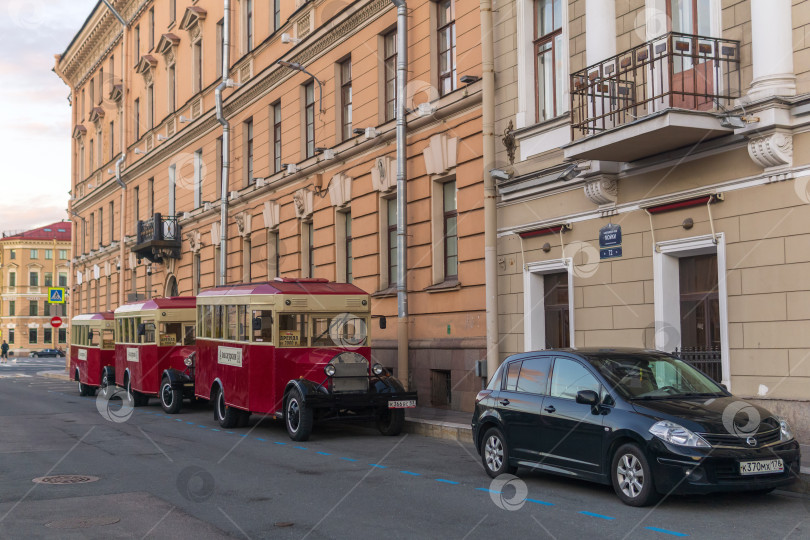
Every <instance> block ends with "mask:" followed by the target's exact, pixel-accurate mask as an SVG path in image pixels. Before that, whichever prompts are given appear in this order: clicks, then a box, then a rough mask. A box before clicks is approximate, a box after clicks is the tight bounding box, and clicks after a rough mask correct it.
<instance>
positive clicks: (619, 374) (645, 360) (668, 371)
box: [590, 355, 725, 399]
mask: <svg viewBox="0 0 810 540" xmlns="http://www.w3.org/2000/svg"><path fill="white" fill-rule="evenodd" d="M590 360H591V363H592V364H593V365H594V367H596V368H597V369H598V370H599V371H600V372H601V373H602V375H603V376H604V377H605V378H606V379H607V380H608V381H609V382H610V384H611V386H613V388H615V389H616V391H618V392H619V393H620V394H621V395H623V396H624V397H625V398H626V399H672V398H685V397H710V396H720V395H725V392H724V390H723V389H722V388H721V387H720V386H719V385H718V384H717V383H715V382H714V381H712V380H711V379H709V378H708V377H707V376H706V375H704V374H703V373H701V372H700V371H698V370H697V369H695V368H693V367H692V366H690V365H689V364H687V363H686V362H683V361H681V360H678V359H677V358H673V357H671V356H663V355H662V356H657V355H649V356H646V355H615V356H614V355H611V356H599V357H591V359H590Z"/></svg>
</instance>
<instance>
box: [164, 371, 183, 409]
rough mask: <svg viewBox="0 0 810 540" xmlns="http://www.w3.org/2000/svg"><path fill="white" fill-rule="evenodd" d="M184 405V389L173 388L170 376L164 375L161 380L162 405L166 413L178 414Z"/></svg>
mask: <svg viewBox="0 0 810 540" xmlns="http://www.w3.org/2000/svg"><path fill="white" fill-rule="evenodd" d="M182 405H183V391H182V390H178V389H177V388H172V383H171V381H170V380H169V378H168V377H163V380H162V381H161V382H160V406H161V407H163V410H164V411H166V414H177V413H178V412H180V407H181V406H182Z"/></svg>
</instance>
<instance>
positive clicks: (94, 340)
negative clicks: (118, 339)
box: [90, 330, 101, 347]
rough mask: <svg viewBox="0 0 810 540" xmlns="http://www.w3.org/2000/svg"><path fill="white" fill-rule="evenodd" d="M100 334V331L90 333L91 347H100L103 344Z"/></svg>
mask: <svg viewBox="0 0 810 540" xmlns="http://www.w3.org/2000/svg"><path fill="white" fill-rule="evenodd" d="M99 333H100V332H99V331H98V330H91V331H90V346H92V347H98V346H99V345H100V344H101V339H100V337H101V336H99Z"/></svg>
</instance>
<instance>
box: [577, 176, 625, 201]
mask: <svg viewBox="0 0 810 540" xmlns="http://www.w3.org/2000/svg"><path fill="white" fill-rule="evenodd" d="M585 196H586V197H588V200H590V201H591V202H592V203H593V204H598V205H600V206H601V205H603V204H615V203H616V201H617V200H618V198H619V183H618V182H617V180H616V177H615V176H613V175H600V176H596V177H593V178H592V179H591V180H590V181H589V182H588V183H587V184H585Z"/></svg>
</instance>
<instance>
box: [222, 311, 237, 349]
mask: <svg viewBox="0 0 810 540" xmlns="http://www.w3.org/2000/svg"><path fill="white" fill-rule="evenodd" d="M225 315H226V317H227V319H226V321H225V331H226V332H227V333H226V334H225V339H230V340H233V341H236V339H237V338H238V334H237V331H236V330H237V328H236V327H237V323H238V321H237V320H236V306H227V307H226V308H225Z"/></svg>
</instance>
